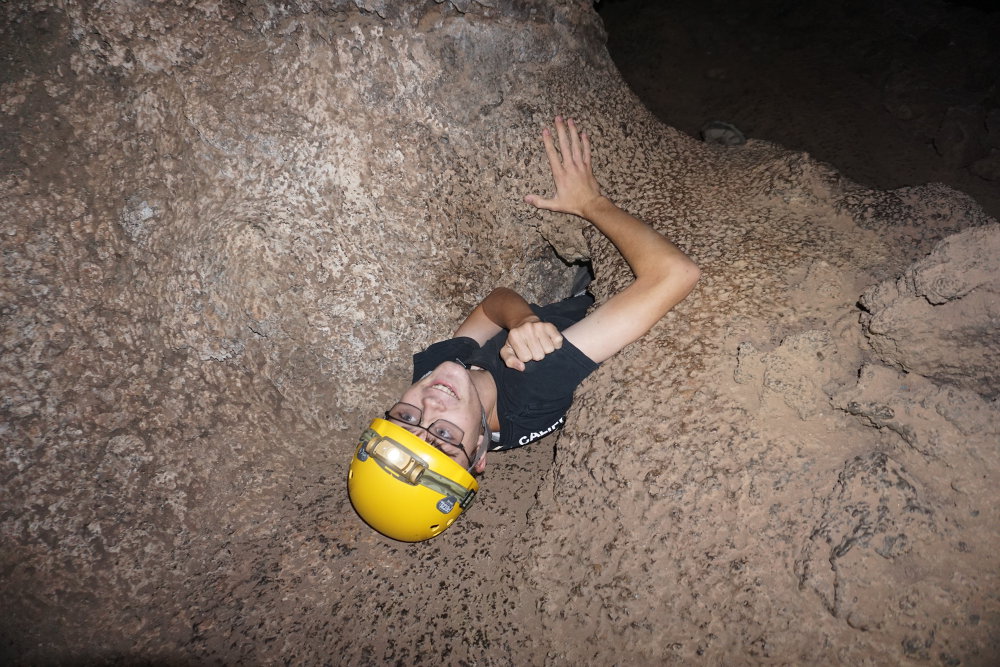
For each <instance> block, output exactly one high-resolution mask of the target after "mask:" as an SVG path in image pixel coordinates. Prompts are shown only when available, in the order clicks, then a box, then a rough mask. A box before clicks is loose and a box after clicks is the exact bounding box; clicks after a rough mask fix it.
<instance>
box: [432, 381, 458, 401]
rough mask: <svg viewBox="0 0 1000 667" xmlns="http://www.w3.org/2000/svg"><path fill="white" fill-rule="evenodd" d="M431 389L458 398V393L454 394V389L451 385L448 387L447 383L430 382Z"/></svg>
mask: <svg viewBox="0 0 1000 667" xmlns="http://www.w3.org/2000/svg"><path fill="white" fill-rule="evenodd" d="M431 389H437V390H438V391H440V392H443V393H445V394H448V395H449V396H451V397H452V398H454V399H457V398H458V394H456V393H455V391H454V390H453V389H452V388H451V387H449V386H447V385H444V384H441V383H437V384H432V385H431Z"/></svg>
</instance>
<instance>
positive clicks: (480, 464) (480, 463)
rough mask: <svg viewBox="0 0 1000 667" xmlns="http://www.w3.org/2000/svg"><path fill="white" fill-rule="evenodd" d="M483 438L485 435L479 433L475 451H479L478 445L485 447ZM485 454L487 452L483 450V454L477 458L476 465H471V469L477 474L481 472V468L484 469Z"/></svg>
mask: <svg viewBox="0 0 1000 667" xmlns="http://www.w3.org/2000/svg"><path fill="white" fill-rule="evenodd" d="M485 440H486V436H485V435H480V436H479V440H478V441H477V442H476V451H477V452H478V451H479V448H480V447H485V446H486V442H485ZM487 454H488V452H485V451H484V452H483V455H482V456H481V457H480V458H479V461H477V462H476V465H474V466H473V467H472V471H473V472H475V473H477V474H479V473H482V472H483V470H485V469H486V455H487Z"/></svg>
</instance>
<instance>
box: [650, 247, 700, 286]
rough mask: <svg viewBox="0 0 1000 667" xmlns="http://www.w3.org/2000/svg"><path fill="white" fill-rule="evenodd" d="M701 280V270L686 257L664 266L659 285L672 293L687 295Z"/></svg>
mask: <svg viewBox="0 0 1000 667" xmlns="http://www.w3.org/2000/svg"><path fill="white" fill-rule="evenodd" d="M699 278H701V269H699V268H698V265H697V264H695V263H694V262H693V261H691V258H689V257H688V256H686V255H682V256H680V257H677V258H676V259H674V260H673V261H671V262H669V263H667V264H666V265H664V266H663V272H662V273H661V274H660V279H659V283H660V285H661V286H663V287H665V288H667V289H668V290H669V291H671V292H681V293H682V294H684V295H687V293H688V292H690V291H691V290H692V289H694V286H695V285H696V284H697V283H698V279H699Z"/></svg>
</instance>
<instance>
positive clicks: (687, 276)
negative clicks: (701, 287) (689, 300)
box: [678, 257, 701, 292]
mask: <svg viewBox="0 0 1000 667" xmlns="http://www.w3.org/2000/svg"><path fill="white" fill-rule="evenodd" d="M678 273H679V274H680V276H679V277H680V281H681V282H682V283H683V285H684V286H685V287H686V289H687V292H690V291H691V290H693V289H694V286H695V285H697V284H698V280H699V279H700V278H701V269H700V268H698V265H697V264H695V263H694V262H692V261H691V260H690V259H689V258H687V257H685V261H684V262H682V265H681V266H680V267H678Z"/></svg>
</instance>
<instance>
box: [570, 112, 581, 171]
mask: <svg viewBox="0 0 1000 667" xmlns="http://www.w3.org/2000/svg"><path fill="white" fill-rule="evenodd" d="M568 124H569V145H570V156H571V157H572V159H573V162H575V163H576V164H583V149H582V148H581V147H580V133H579V132H577V129H576V123H575V122H573V119H572V118H570V119H569V121H568Z"/></svg>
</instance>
